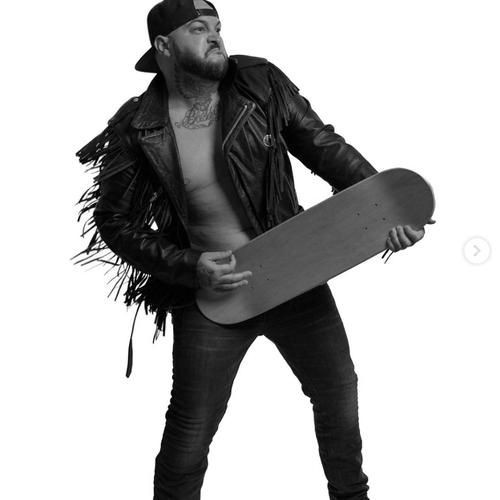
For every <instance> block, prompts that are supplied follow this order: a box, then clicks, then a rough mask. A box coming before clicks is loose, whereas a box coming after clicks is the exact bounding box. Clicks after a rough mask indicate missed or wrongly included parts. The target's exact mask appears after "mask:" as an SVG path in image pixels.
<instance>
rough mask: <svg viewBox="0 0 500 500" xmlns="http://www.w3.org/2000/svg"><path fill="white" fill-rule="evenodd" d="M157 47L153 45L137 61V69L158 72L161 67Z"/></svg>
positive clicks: (145, 71)
mask: <svg viewBox="0 0 500 500" xmlns="http://www.w3.org/2000/svg"><path fill="white" fill-rule="evenodd" d="M155 52H156V49H155V48H154V47H151V48H150V49H149V50H148V51H147V52H146V53H145V54H144V55H143V56H142V57H141V58H140V59H139V60H138V61H137V63H136V65H135V69H136V70H137V71H143V72H144V73H158V72H159V71H160V68H159V66H158V63H157V62H156V59H155Z"/></svg>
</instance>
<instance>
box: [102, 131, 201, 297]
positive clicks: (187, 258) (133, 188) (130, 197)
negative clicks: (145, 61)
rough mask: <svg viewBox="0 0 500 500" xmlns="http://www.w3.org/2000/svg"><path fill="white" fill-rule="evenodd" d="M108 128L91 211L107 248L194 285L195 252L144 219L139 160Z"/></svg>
mask: <svg viewBox="0 0 500 500" xmlns="http://www.w3.org/2000/svg"><path fill="white" fill-rule="evenodd" d="M108 129H110V130H111V134H110V138H109V143H108V145H107V151H108V157H109V158H110V160H109V161H103V165H102V168H101V171H100V174H99V177H98V185H99V190H98V199H97V203H96V206H95V209H94V212H93V218H94V222H95V226H96V228H97V230H98V232H99V234H100V236H101V238H102V240H103V241H104V242H105V243H106V245H107V246H108V248H109V249H110V250H112V252H113V253H115V254H116V255H117V256H118V257H120V258H121V259H122V260H123V261H125V262H126V263H128V264H130V265H132V266H133V267H134V268H136V269H138V270H139V271H142V272H143V273H146V274H149V275H151V276H154V277H155V278H158V279H159V280H161V281H163V282H165V283H168V284H180V285H184V286H187V287H192V288H197V287H198V279H197V273H196V265H197V262H198V258H199V256H200V255H201V252H199V251H197V250H194V249H191V248H179V247H178V246H177V245H175V244H174V243H173V242H172V241H169V239H168V238H167V237H166V235H165V234H163V233H162V232H160V231H158V230H155V229H152V228H151V227H150V226H149V225H148V224H146V222H145V221H146V219H147V215H148V214H147V213H145V212H144V207H141V206H139V205H140V204H139V203H137V201H138V200H141V198H144V193H146V192H147V191H145V190H144V178H143V175H144V174H143V173H142V175H141V165H140V164H139V161H138V160H137V158H136V157H134V156H135V155H134V154H133V152H132V151H131V150H130V148H127V147H126V146H124V144H123V142H124V141H123V140H122V138H121V137H120V136H119V134H117V133H116V132H115V131H113V128H112V127H109V126H108ZM104 157H105V158H106V155H104ZM148 201H149V200H148ZM146 210H147V209H146Z"/></svg>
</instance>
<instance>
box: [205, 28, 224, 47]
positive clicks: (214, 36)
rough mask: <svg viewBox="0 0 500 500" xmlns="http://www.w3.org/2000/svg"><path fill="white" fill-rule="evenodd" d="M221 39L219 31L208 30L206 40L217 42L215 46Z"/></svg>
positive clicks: (218, 44)
mask: <svg viewBox="0 0 500 500" xmlns="http://www.w3.org/2000/svg"><path fill="white" fill-rule="evenodd" d="M221 41H222V39H221V36H220V33H219V32H218V31H215V30H212V31H210V32H209V34H208V42H209V43H214V44H217V46H220V44H221Z"/></svg>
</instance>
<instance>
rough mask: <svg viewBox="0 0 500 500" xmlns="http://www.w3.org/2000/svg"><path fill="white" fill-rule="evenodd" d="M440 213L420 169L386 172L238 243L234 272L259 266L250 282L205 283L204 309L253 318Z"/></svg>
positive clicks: (213, 314) (233, 318)
mask: <svg viewBox="0 0 500 500" xmlns="http://www.w3.org/2000/svg"><path fill="white" fill-rule="evenodd" d="M433 212H434V195H433V192H432V188H431V186H430V185H429V184H428V183H427V182H426V181H425V180H424V179H423V178H422V177H421V176H420V175H418V174H417V173H415V172H412V171H411V170H407V169H403V168H393V169H388V170H384V171H383V172H379V173H378V174H375V175H373V176H370V177H368V178H366V179H364V180H362V181H361V182H358V183H356V184H354V185H353V186H350V187H349V188H347V189H344V190H343V191H340V192H339V193H337V194H335V195H333V196H331V197H330V198H328V199H326V200H324V201H322V202H321V203H318V204H317V205H314V206H313V207H311V208H309V209H308V210H304V211H303V212H300V213H299V214H297V215H295V216H294V217H291V218H290V219H288V220H286V221H285V222H283V223H281V224H279V225H277V226H276V227H273V228H272V229H270V230H268V231H266V232H265V233H262V234H260V235H258V236H257V237H256V238H254V239H253V240H251V241H249V242H248V243H247V244H245V245H244V246H242V247H240V248H238V249H236V250H234V251H233V254H234V256H235V257H236V270H235V272H242V271H252V276H250V278H249V279H248V285H245V286H242V287H238V288H235V289H234V290H231V291H230V292H219V291H217V292H216V291H214V290H207V289H199V290H198V291H197V294H196V302H197V305H198V308H199V309H200V311H201V313H202V314H203V315H204V316H205V317H206V318H208V319H209V320H212V321H214V322H216V323H220V324H234V323H239V322H241V321H245V320H247V319H250V318H253V317H255V316H257V315H259V314H261V313H264V312H266V311H268V310H270V309H272V308H273V307H275V306H278V305H279V304H282V303H283V302H286V301H287V300H289V299H292V298H293V297H296V296H298V295H300V294H302V293H304V292H306V291H308V290H310V289H311V288H314V287H316V286H318V285H321V284H322V283H326V282H327V281H328V280H329V279H331V278H333V277H334V276H338V275H339V274H340V273H343V272H344V271H346V270H348V269H350V268H352V267H354V266H356V265H358V264H360V263H362V262H364V261H365V260H367V259H369V258H371V257H373V256H375V255H376V254H378V253H380V252H382V251H384V250H386V249H387V247H386V240H387V237H388V234H389V231H390V229H391V228H393V227H394V226H397V225H406V224H410V225H411V226H413V227H414V228H418V229H420V228H422V227H423V226H424V225H425V224H426V223H427V222H428V221H429V219H430V218H431V216H432V214H433Z"/></svg>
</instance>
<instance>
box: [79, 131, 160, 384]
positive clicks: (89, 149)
mask: <svg viewBox="0 0 500 500" xmlns="http://www.w3.org/2000/svg"><path fill="white" fill-rule="evenodd" d="M76 155H77V156H78V159H79V161H80V163H82V164H84V165H87V166H88V168H87V170H86V171H87V172H90V173H92V174H94V177H93V183H92V185H91V186H90V187H89V188H88V189H87V190H86V191H85V192H84V193H83V195H82V196H81V198H80V200H79V201H78V202H77V205H80V207H81V208H80V210H79V213H78V222H81V221H82V220H83V229H82V234H81V236H82V237H84V238H85V237H87V236H88V235H89V234H91V236H90V240H89V243H88V245H87V247H86V248H85V249H84V250H82V251H81V252H79V253H77V254H76V255H74V256H73V257H72V258H71V260H74V264H75V265H81V266H85V267H90V266H93V267H97V266H99V265H105V266H106V267H107V268H108V269H107V271H106V272H105V274H108V273H109V274H110V275H111V278H110V279H109V281H108V285H111V290H110V292H109V294H108V297H110V296H112V295H113V294H114V300H115V301H116V300H117V299H118V297H119V295H120V292H121V291H122V290H123V291H124V297H125V305H126V306H127V307H129V306H131V305H133V304H136V305H137V311H136V313H135V317H134V321H133V324H132V331H131V334H130V341H129V348H128V361H127V370H126V376H127V377H129V376H130V373H131V371H132V358H133V350H132V335H133V332H134V326H135V320H136V318H137V313H138V311H139V308H140V307H141V305H143V306H144V310H145V313H146V314H148V313H149V312H151V313H155V319H154V322H155V325H156V330H155V333H154V336H153V343H154V342H155V340H157V338H158V336H159V335H160V333H163V335H165V327H166V317H167V314H168V312H169V311H170V309H169V308H168V305H167V306H165V304H168V300H169V297H167V296H166V295H165V294H162V293H159V290H158V287H156V288H155V285H154V283H152V282H151V280H149V278H150V275H149V274H146V273H144V272H142V271H139V270H138V269H136V268H134V267H133V266H131V265H130V264H128V263H127V262H125V261H124V260H123V259H121V258H120V257H119V256H117V255H116V254H114V253H113V252H112V251H111V250H110V249H109V248H108V247H107V245H106V243H105V242H104V241H103V240H102V238H101V236H100V234H99V231H98V229H97V227H96V224H95V220H94V218H93V212H94V209H95V207H96V205H97V202H98V200H99V196H100V183H101V181H103V180H104V179H107V178H109V177H111V176H113V175H115V174H117V173H119V172H120V171H122V170H124V169H126V168H128V167H130V166H131V164H132V163H133V161H132V160H131V159H130V156H129V155H127V154H125V152H124V151H123V149H122V144H121V140H120V138H119V137H118V136H117V134H116V132H115V131H114V129H113V127H112V126H109V125H108V127H106V129H104V130H103V131H102V132H101V133H100V134H99V135H98V136H96V137H95V138H94V139H92V140H91V141H90V142H89V143H88V144H87V145H86V146H84V147H83V148H82V149H80V150H79V151H78V152H77V153H76ZM133 182H136V183H137V188H136V189H135V192H136V196H137V207H138V208H137V210H134V213H133V215H132V217H133V221H132V222H133V224H134V225H135V224H137V225H138V226H142V225H150V224H151V223H152V221H153V220H154V219H155V218H154V215H155V214H157V215H158V214H161V215H160V219H165V217H167V218H168V216H169V214H165V210H164V207H165V204H164V200H163V199H162V197H161V196H159V195H158V193H156V192H154V190H153V188H152V186H151V183H150V182H149V180H148V179H146V178H144V176H141V175H140V174H139V172H138V174H137V176H135V177H134V180H133ZM157 219H158V216H157ZM157 222H158V223H159V224H160V225H161V224H162V223H164V222H166V221H165V220H157ZM167 295H168V294H167Z"/></svg>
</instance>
